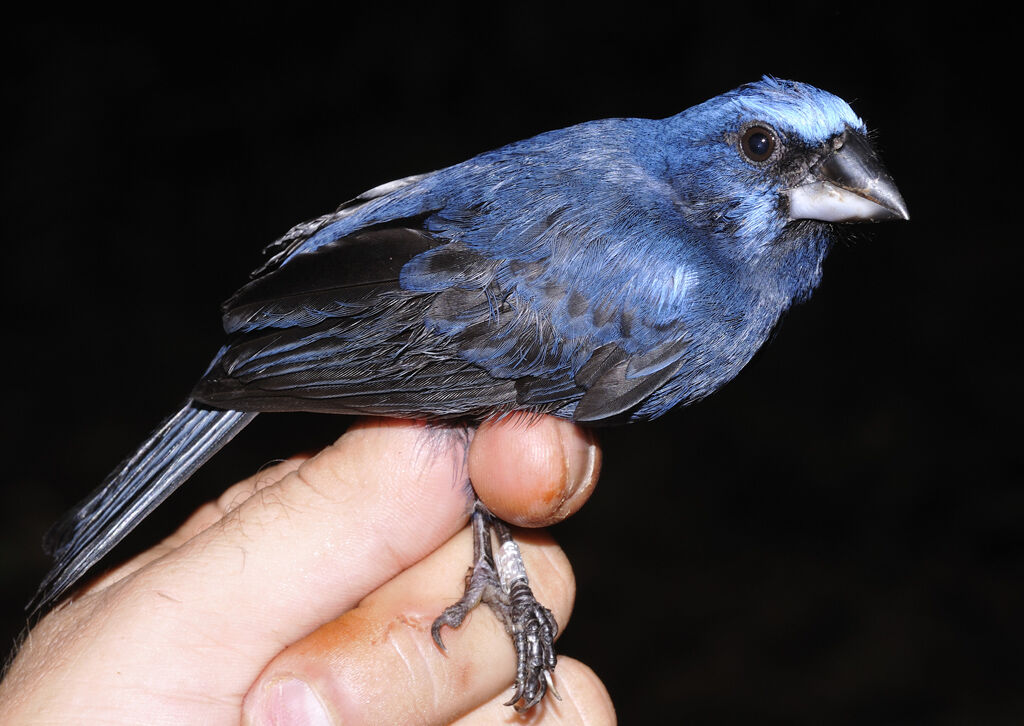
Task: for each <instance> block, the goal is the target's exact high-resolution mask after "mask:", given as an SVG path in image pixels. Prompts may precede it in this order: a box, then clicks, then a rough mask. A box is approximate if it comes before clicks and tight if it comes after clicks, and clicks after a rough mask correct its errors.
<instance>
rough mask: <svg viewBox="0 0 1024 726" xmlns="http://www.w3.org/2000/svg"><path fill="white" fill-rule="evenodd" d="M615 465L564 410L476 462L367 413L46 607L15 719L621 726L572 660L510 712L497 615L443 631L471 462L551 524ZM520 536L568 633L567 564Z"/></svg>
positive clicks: (4, 708) (454, 584) (447, 436)
mask: <svg viewBox="0 0 1024 726" xmlns="http://www.w3.org/2000/svg"><path fill="white" fill-rule="evenodd" d="M599 462H600V452H599V450H598V448H597V446H596V445H595V444H594V443H593V441H592V440H591V439H589V438H588V437H587V435H586V434H585V433H584V432H582V431H581V430H580V429H578V428H576V427H574V426H572V425H571V424H569V423H566V422H564V421H559V420H556V419H553V418H547V417H544V418H541V419H540V420H538V421H536V422H533V423H530V424H528V425H527V424H524V423H522V422H517V420H516V419H514V418H513V419H510V420H505V421H502V422H492V423H486V424H484V425H482V426H481V427H480V429H479V430H478V432H477V433H476V435H475V437H474V438H473V440H472V443H471V444H470V446H469V451H468V454H467V452H466V439H465V437H463V436H460V435H459V434H457V433H455V432H452V431H451V430H449V429H441V428H431V427H427V426H425V425H423V424H421V423H413V422H408V421H385V420H378V419H367V420H362V421H360V422H358V423H356V424H355V425H353V426H352V428H350V429H349V431H348V432H347V433H346V434H345V435H344V436H342V437H341V438H340V439H339V440H338V441H337V442H336V443H335V444H334V445H332V446H330V447H328V448H327V449H325V450H324V451H322V452H320V453H319V454H317V455H316V456H314V457H312V458H308V459H306V458H302V457H296V458H292V459H289V460H287V461H284V462H281V463H279V464H277V465H275V466H273V467H270V468H268V469H266V470H264V471H261V472H260V473H258V474H257V475H255V476H253V477H250V478H249V479H246V480H245V481H242V482H240V483H238V484H236V485H234V486H232V487H231V488H229V489H228V490H227V491H226V492H225V493H224V494H223V495H222V496H221V497H220V498H219V499H218V500H217V501H216V502H211V503H209V504H207V505H205V506H204V507H202V508H201V509H199V510H198V511H197V512H196V513H195V514H193V515H192V517H190V518H189V519H188V521H186V522H185V523H184V524H183V525H182V526H181V528H179V529H178V531H177V532H175V533H174V534H173V535H171V536H170V537H168V538H167V539H166V540H165V541H164V542H162V543H161V544H160V545H158V546H156V547H154V548H152V549H151V550H148V551H147V552H144V553H142V554H140V555H138V556H137V557H135V558H134V559H132V560H130V561H129V562H127V563H125V564H124V565H122V566H120V567H118V568H116V569H115V570H113V571H111V572H109V573H107V574H105V575H103V576H101V577H100V578H99V579H98V580H96V581H94V582H93V583H91V584H90V585H89V586H87V587H86V588H85V589H84V590H82V591H81V592H79V593H78V594H77V595H76V596H75V597H74V598H72V599H71V600H70V601H69V602H67V603H65V604H64V605H63V606H61V607H58V608H57V609H56V610H55V611H54V612H52V613H50V614H49V615H47V616H46V617H45V618H44V619H43V620H42V621H40V623H39V624H38V625H37V626H36V627H35V628H34V629H33V630H32V631H31V633H30V634H29V635H28V638H27V639H26V642H25V644H24V646H23V647H22V650H21V652H20V653H19V654H18V656H17V658H16V659H15V661H14V663H13V664H12V666H11V668H10V671H9V673H8V675H7V677H6V679H5V680H4V681H3V682H2V683H0V722H3V723H5V724H22V723H37V722H38V723H44V722H45V723H72V722H73V723H84V722H103V723H111V724H115V723H116V724H122V723H124V724H127V723H133V724H134V723H144V724H159V723H173V724H180V723H187V724H200V723H201V724H217V723H226V724H227V723H230V724H237V723H238V722H239V719H240V717H241V720H242V722H243V723H249V724H290V723H296V724H298V723H302V724H319V723H342V722H343V723H402V724H408V723H424V724H427V723H430V724H433V723H437V724H443V723H450V722H453V721H457V722H458V723H459V724H474V723H494V722H500V721H507V720H512V721H513V722H531V723H538V724H541V723H543V724H549V723H551V724H554V723H578V722H581V721H584V720H585V721H586V722H587V723H612V722H614V718H615V717H614V711H613V709H612V705H611V702H610V700H609V698H608V695H607V693H606V692H605V690H604V687H603V686H602V685H601V683H600V681H599V680H598V679H597V677H596V676H595V675H594V674H593V672H592V671H590V670H589V669H588V668H587V667H586V666H584V665H583V664H581V663H579V662H577V661H573V660H571V659H568V658H562V659H560V660H559V664H558V668H557V670H556V673H555V678H556V685H557V688H558V691H559V693H560V694H561V697H562V699H563V700H562V701H561V702H558V701H553V700H552V699H550V698H549V699H547V700H546V701H545V703H543V704H541V705H540V706H538V707H537V708H536V709H534V710H533V711H532V712H531V713H529V714H527V715H525V716H521V715H517V714H515V713H514V712H513V711H512V710H511V709H510V708H508V707H505V706H502V705H501V704H502V703H503V701H505V700H507V698H508V696H509V693H508V691H509V690H510V684H511V682H512V680H513V676H514V672H515V654H514V652H513V650H512V647H511V645H510V643H509V640H508V637H507V636H506V634H505V633H504V631H503V629H502V627H501V626H500V625H499V624H498V622H497V621H496V620H495V619H494V618H493V617H492V616H491V614H490V613H489V612H487V611H486V610H480V611H478V614H477V617H475V618H471V621H469V622H467V623H466V624H465V625H464V626H463V627H462V628H461V629H459V630H457V631H450V630H446V631H445V642H446V645H447V646H448V653H447V655H446V654H443V653H441V652H440V651H439V650H438V649H437V648H436V647H435V646H434V644H433V642H432V640H431V637H430V625H431V623H432V621H433V619H434V618H435V617H436V616H437V615H438V614H439V613H440V612H441V610H442V609H443V608H444V607H445V606H446V605H448V604H450V603H451V602H453V601H455V600H456V599H458V597H459V595H460V594H461V590H462V584H463V583H462V579H463V576H464V573H465V572H466V568H467V566H468V565H469V563H470V561H471V553H472V544H471V540H470V537H469V531H468V529H466V528H465V526H464V525H465V522H466V517H467V514H468V511H469V504H470V499H469V497H468V494H467V489H466V487H465V481H466V474H467V469H468V474H469V475H470V476H471V477H472V480H473V482H474V485H475V488H476V491H477V493H478V494H479V496H480V497H481V499H482V500H483V501H484V502H485V504H487V506H488V507H489V508H490V509H491V511H492V512H494V513H495V514H496V515H498V516H500V517H502V518H503V519H505V520H506V521H509V522H512V523H514V524H520V525H527V526H529V525H533V526H539V525H543V524H549V523H552V522H554V521H558V520H559V519H562V518H564V517H566V516H568V515H569V514H571V513H572V512H574V511H576V509H578V508H579V507H580V506H581V505H582V504H583V502H584V501H585V500H586V499H587V497H588V496H589V493H590V491H591V489H592V487H593V484H594V482H595V481H596V478H597V474H598V469H599ZM460 530H462V531H460ZM517 538H518V539H519V542H520V544H521V546H522V550H523V556H524V558H525V560H526V565H527V569H528V572H529V575H530V577H531V585H532V586H533V588H534V590H535V592H536V593H537V595H538V598H539V599H540V600H541V601H542V602H544V603H545V604H547V605H548V606H549V607H550V608H551V609H552V611H553V612H554V614H555V617H556V619H557V621H558V623H559V624H560V626H562V627H563V628H564V626H565V623H566V622H567V620H568V616H569V612H570V610H571V606H572V600H573V596H574V594H575V587H574V582H573V577H572V571H571V569H570V567H569V563H568V561H567V560H566V558H565V556H564V554H563V553H562V552H561V551H560V550H559V549H558V547H557V545H555V544H554V543H553V542H552V541H551V540H550V539H549V538H548V537H547V536H546V535H544V534H543V533H541V532H536V531H533V532H521V533H519V534H518V537H517ZM312 707H319V708H320V709H321V710H320V716H319V720H317V718H316V717H315V716H314V713H315V711H316V709H315V708H312ZM310 709H312V710H310ZM460 719H461V720H460Z"/></svg>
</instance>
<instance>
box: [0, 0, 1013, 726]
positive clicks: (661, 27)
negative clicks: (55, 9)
mask: <svg viewBox="0 0 1024 726" xmlns="http://www.w3.org/2000/svg"><path fill="white" fill-rule="evenodd" d="M837 7H839V8H840V9H837ZM629 11H630V15H629V16H628V17H627V16H625V14H624V13H625V11H624V10H622V9H619V10H618V11H617V12H618V13H620V15H606V16H600V17H597V16H594V15H592V14H580V15H572V14H570V13H569V12H568V11H565V12H563V13H562V14H561V15H558V16H555V15H552V12H551V8H547V9H546V10H540V9H532V10H531V9H526V8H521V9H516V10H512V9H505V10H499V9H493V10H478V11H476V15H475V16H473V17H465V16H454V15H453V16H444V15H442V14H440V13H434V12H432V13H428V12H426V11H421V12H414V13H411V14H403V13H401V12H399V11H398V10H395V9H391V10H390V11H388V12H386V13H384V14H380V15H378V14H374V13H371V12H369V11H365V10H362V11H356V12H353V13H351V14H349V15H347V16H344V17H341V18H338V19H328V18H323V17H299V16H292V17H279V16H269V15H268V16H257V17H255V18H254V17H248V18H247V19H246V22H244V23H240V22H236V23H232V24H223V25H206V24H200V23H198V22H196V23H193V24H191V25H181V26H179V27H175V26H173V25H163V26H161V29H160V30H159V31H157V30H153V29H150V30H145V31H143V30H138V29H136V30H124V29H113V28H110V27H106V26H102V25H95V26H78V27H70V26H68V27H54V26H52V25H45V26H42V25H41V26H34V27H32V26H30V27H13V26H12V27H7V28H6V29H4V30H3V31H0V33H2V36H0V40H2V43H3V50H2V60H3V70H2V76H0V78H2V81H3V87H2V92H3V108H4V118H3V121H4V122H5V124H6V125H7V130H6V132H5V134H4V136H3V138H2V153H3V162H2V163H3V178H2V180H0V183H2V185H3V187H2V207H0V208H2V210H3V217H2V220H0V223H2V245H3V248H2V254H3V258H4V263H3V279H4V285H3V291H2V294H3V308H2V312H3V315H4V323H3V328H2V336H3V338H2V339H3V359H4V361H5V363H6V366H7V372H6V374H5V376H4V383H5V384H6V385H5V390H4V402H5V406H4V410H5V414H6V415H5V416H4V417H3V425H4V435H3V444H4V450H3V451H4V457H3V462H4V482H3V485H2V487H0V497H2V499H0V517H2V527H0V588H2V590H0V592H2V598H0V628H2V632H0V635H2V636H3V639H4V640H3V642H4V643H5V644H11V643H13V641H14V638H15V637H16V635H17V634H18V632H19V631H20V630H21V629H22V628H23V627H24V625H25V622H26V621H25V615H24V611H23V610H22V606H23V604H24V603H25V602H26V601H27V600H28V599H29V597H30V596H31V594H32V592H33V590H34V588H35V586H36V584H37V583H38V581H39V579H40V577H41V576H42V574H43V572H44V571H45V569H46V567H47V560H46V558H45V557H44V555H43V554H42V552H41V550H40V548H39V545H38V543H39V540H40V538H41V536H42V533H43V531H44V530H45V528H46V527H47V526H48V524H49V523H50V522H51V521H52V520H54V519H55V518H56V517H57V515H58V514H59V513H60V512H61V511H62V510H63V509H65V508H66V507H67V506H69V505H70V504H72V503H73V502H74V501H76V500H77V499H78V498H79V497H80V496H81V495H83V494H84V493H85V492H87V491H88V490H89V489H91V488H92V487H93V486H94V485H95V484H97V483H98V482H99V481H100V480H101V479H102V478H103V476H104V475H105V474H106V473H107V471H108V470H109V469H110V468H112V466H113V465H114V464H115V463H116V462H117V461H119V460H120V458H121V457H122V456H124V455H125V454H127V453H128V452H129V451H130V450H132V448H133V447H134V446H135V445H136V444H137V443H138V442H139V441H140V440H141V438H142V437H143V436H144V434H145V433H146V432H147V431H149V429H150V428H151V427H152V426H153V425H154V424H155V423H156V422H157V421H158V420H159V419H160V418H161V417H162V416H163V415H165V414H166V413H168V412H169V411H170V410H172V409H173V408H175V407H176V405H177V404H178V403H179V402H180V400H181V399H182V398H183V397H184V396H185V395H186V394H187V392H188V390H189V388H190V387H191V384H192V382H193V381H194V380H195V379H196V378H197V377H198V375H199V374H200V373H201V372H202V370H203V368H204V367H205V364H206V362H207V360H208V359H209V357H210V356H211V355H212V353H213V352H214V351H215V350H216V348H217V347H218V342H219V339H220V328H219V320H218V315H217V305H218V303H219V301H220V300H222V299H224V298H225V297H227V296H228V295H229V294H230V293H231V292H232V291H233V290H234V289H235V288H236V287H238V286H239V285H240V284H242V283H243V282H244V281H245V280H246V277H247V273H248V272H249V271H250V270H251V269H253V268H255V267H256V266H258V264H259V263H260V260H261V258H260V256H259V250H260V248H261V247H262V246H263V245H264V244H266V243H268V242H270V241H271V240H272V239H274V238H275V237H276V236H278V235H279V234H281V233H282V232H284V231H285V230H287V229H288V228H289V227H290V226H291V225H292V224H293V223H295V222H297V221H300V220H304V219H308V218H311V217H314V216H317V215H318V214H321V213H322V212H325V211H328V210H330V209H332V208H333V207H334V206H336V205H337V204H338V203H339V202H341V201H343V200H345V199H347V198H349V197H351V196H353V195H355V194H357V193H359V192H361V191H362V190H364V189H367V188H369V187H371V186H374V185H376V184H379V183H382V182H385V181H388V180H390V179H393V178H397V177H401V176H405V175H407V174H412V173H416V172H421V171H426V170H430V169H434V168H438V167H442V166H446V165H448V164H451V163H454V162H457V161H461V160H463V159H465V158H467V157H469V156H471V155H473V154H475V153H478V152H481V151H484V150H487V149H490V148H493V147H495V146H499V145H501V144H503V143H506V142H510V141H514V140H517V139H520V138H525V137H528V136H531V135H533V134H535V133H538V132H541V131H545V130H548V129H551V128H556V127H560V126H565V125H569V124H573V123H577V122H581V121H585V120H589V119H592V118H601V117H608V116H651V117H662V116H667V115H671V114H674V113H677V112H678V111H680V110H682V109H683V108H685V107H687V106H690V105H693V104H694V103H698V102H700V101H702V100H704V99H706V98H708V97H710V96H712V95H715V94H717V93H720V92H722V91H725V90H727V89H729V88H732V87H734V86H736V85H738V84H740V83H743V82H746V81H749V80H754V79H756V78H758V77H760V76H761V75H762V74H765V73H770V74H772V75H776V76H779V77H783V78H795V79H798V80H802V81H805V82H809V83H812V84H814V85H817V86H820V87H822V88H825V89H827V90H830V91H832V92H834V93H836V94H838V95H840V96H842V97H844V98H846V99H847V100H849V101H851V103H852V105H853V106H854V109H855V110H856V111H857V112H858V113H859V114H860V115H861V116H862V117H863V118H864V119H866V121H867V122H868V125H869V126H870V127H871V128H873V129H874V130H875V131H876V132H877V138H878V143H879V145H880V147H881V149H882V154H883V157H884V158H885V160H886V162H887V165H888V166H889V169H890V171H891V173H892V174H893V176H894V177H895V179H896V180H897V182H898V184H899V186H900V188H901V190H902V192H903V194H904V197H905V198H906V200H907V203H908V205H909V208H910V211H911V215H912V221H911V222H910V223H905V224H890V225H879V226H877V227H872V228H870V229H868V230H866V231H865V233H864V234H863V235H861V236H860V238H859V240H858V241H857V242H856V243H855V244H852V245H848V246H844V247H841V248H838V249H837V250H836V251H835V252H834V253H833V254H832V256H831V257H830V259H829V261H828V263H827V266H826V274H825V280H824V283H823V285H822V287H821V288H820V290H819V291H818V292H817V293H816V295H815V296H814V299H813V300H812V301H811V302H810V303H808V304H806V305H803V306H801V307H799V308H797V309H795V310H793V312H792V313H791V314H790V315H789V316H788V318H787V320H786V321H785V323H784V325H783V326H782V327H781V328H780V330H779V333H778V335H777V336H776V338H775V339H774V340H773V341H772V342H771V343H770V344H769V345H767V346H766V347H765V349H764V350H763V351H762V352H761V353H760V354H759V355H758V356H757V357H756V358H755V360H754V362H753V363H752V364H751V365H750V366H749V367H748V369H747V370H746V371H744V373H743V374H742V375H741V376H740V377H739V378H738V379H737V380H736V381H735V382H733V383H732V384H730V385H729V386H726V387H725V388H724V389H723V390H722V391H721V392H719V393H718V394H716V395H715V396H712V397H711V398H710V399H709V400H707V401H705V402H703V403H701V404H699V405H697V406H694V407H691V408H688V409H682V410H677V411H675V412H673V413H672V414H670V415H668V416H666V417H665V418H663V419H661V420H659V421H656V422H653V423H650V424H646V425H641V426H633V427H626V428H622V429H615V430H609V431H606V432H604V433H603V434H602V437H603V443H604V447H605V454H606V458H605V468H604V474H603V477H602V481H601V483H600V485H599V486H598V489H597V492H596V494H595V496H594V498H593V499H592V500H591V502H590V503H589V504H588V505H587V507H585V509H584V511H583V512H582V513H581V514H580V515H579V516H577V517H575V518H574V519H572V520H571V521H569V522H566V523H564V524H562V525H559V526H558V527H556V528H555V535H556V537H558V538H559V540H560V542H561V543H562V544H563V545H564V547H565V549H566V550H567V551H568V553H569V555H570V557H571V559H572V561H573V563H574V565H575V567H576V574H577V578H578V585H579V593H578V597H577V607H576V610H575V612H574V615H573V620H572V622H571V623H570V624H569V627H568V630H567V631H566V633H565V635H564V637H563V639H562V641H561V651H562V652H564V653H566V654H569V655H573V656H575V657H578V658H581V659H582V660H584V661H585V662H587V663H588V664H590V665H591V666H592V667H593V668H594V669H595V670H596V671H597V673H598V674H599V675H600V676H601V677H602V678H603V680H604V682H605V683H606V685H607V686H608V689H609V691H610V693H611V695H612V698H613V699H614V701H615V703H616V706H617V709H618V712H619V717H620V720H621V721H622V722H623V723H627V724H629V723H649V722H665V721H670V722H675V721H679V722H692V723H714V724H730V723H750V722H754V723H873V724H876V723H921V722H925V723H939V724H944V723H950V724H952V723H968V722H969V723H1016V722H1019V720H1020V719H1021V718H1024V689H1022V688H1021V687H1020V686H1021V680H1022V676H1024V667H1022V665H1021V663H1022V661H1021V657H1020V655H1021V652H1022V649H1024V628H1022V626H1021V622H1020V621H1021V614H1022V612H1024V536H1022V535H1024V524H1022V519H1024V492H1022V490H1021V488H1020V486H1019V485H1018V482H1017V481H1016V480H1012V479H1011V476H1010V472H1011V471H1013V472H1016V471H1017V469H1018V468H1019V467H1018V464H1019V463H1020V455H1019V453H1018V436H1017V433H1016V431H1015V430H1014V426H1015V424H1016V420H1015V419H1016V417H1017V414H1018V411H1019V410H1020V383H1019V379H1018V377H1017V375H1016V374H1017V367H1018V363H1017V361H1018V358H1017V355H1016V351H1015V349H1014V347H1015V345H1016V339H1017V338H1018V337H1019V334H1020V329H1021V326H1020V315H1019V312H1018V309H1017V305H1018V303H1017V300H1018V290H1019V285H1018V283H1017V279H1018V277H1019V275H1020V269H1021V261H1022V260H1021V254H1020V252H1019V248H1020V244H1019V239H1020V234H1019V232H1016V233H1014V232H1013V231H1012V228H1011V226H1010V219H1009V217H1010V214H1011V213H1012V210H1013V209H1014V205H1013V204H1012V203H1011V199H1012V195H1013V193H1014V191H1013V188H1012V187H1011V186H1008V185H1006V184H1004V183H1003V177H1001V176H1000V175H999V173H998V172H997V171H996V169H998V168H1000V167H1002V168H1006V167H1007V166H1011V167H1012V165H1013V164H1014V159H1015V157H1014V154H1015V152H1016V150H1015V146H1014V144H1015V142H1016V137H1017V136H1018V135H1019V134H1016V133H1015V129H1014V123H1015V122H1014V120H1013V114H1011V113H1010V112H1009V110H1008V109H1007V108H1006V107H1005V106H1004V105H1003V104H1005V103H1006V95H1005V94H990V93H989V92H988V90H987V89H986V88H985V85H986V81H987V80H991V79H992V78H993V76H994V75H996V74H998V73H999V70H1000V64H999V62H998V59H997V58H996V57H995V56H994V55H990V54H989V51H993V50H998V49H999V47H1000V43H999V41H998V39H997V38H996V36H994V35H993V34H992V32H991V31H992V28H993V27H994V26H995V24H998V22H999V21H998V20H994V21H993V25H991V26H989V27H984V19H983V23H982V24H979V25H977V27H975V26H974V25H973V24H970V23H963V22H962V19H961V20H957V21H956V22H957V23H958V24H959V25H958V27H956V28H953V27H948V26H945V25H944V24H943V23H942V22H941V18H939V17H937V16H936V15H935V14H933V13H919V12H917V11H914V10H910V9H902V10H901V9H899V8H898V7H897V6H896V5H895V4H889V5H881V4H880V5H870V4H868V5H864V4H861V5H857V6H855V7H854V6H852V5H849V4H828V3H825V4H818V5H817V6H814V7H810V8H807V9H801V8H799V7H797V6H794V5H792V4H782V6H774V5H773V6H767V5H761V6H751V7H722V8H721V9H720V10H717V11H708V10H703V11H698V10H695V9H690V8H685V7H679V8H673V9H671V10H669V9H664V10H662V11H659V12H658V13H656V14H654V13H651V14H646V15H645V14H643V13H642V9H641V8H640V7H634V8H629ZM593 12H596V11H591V13H593ZM1004 155H1005V156H1006V159H1007V162H1006V163H1004V162H1003V160H1002V159H1003V156H1004ZM990 161H995V162H996V163H994V164H988V163H987V162H990ZM1016 163H1017V164H1019V161H1016ZM1006 178H1009V175H1008V174H1007V177H1006ZM344 426H345V420H344V419H339V418H332V417H324V416H313V415H299V414H295V415H289V416H266V417H260V418H259V419H258V420H257V422H256V423H255V424H254V425H253V426H251V427H250V428H249V429H247V430H246V431H245V432H244V433H243V434H241V435H240V436H239V437H238V439H236V441H235V442H234V443H232V444H231V445H230V446H229V447H228V448H227V449H226V450H225V451H223V452H222V453H221V454H220V455H218V456H217V457H216V458H215V460H214V461H213V462H211V463H210V464H209V465H208V467H206V468H205V469H204V470H203V471H202V472H201V473H200V474H199V475H198V476H197V477H196V478H195V479H194V481H193V482H190V484H189V485H188V486H187V487H185V488H183V490H182V491H181V492H180V493H179V495H177V496H176V497H174V498H172V500H171V501H170V502H168V504H167V505H166V507H165V508H164V509H162V510H161V511H160V513H159V516H157V517H154V520H153V521H152V522H151V523H148V524H147V525H146V526H145V527H143V528H142V530H141V532H139V533H138V534H137V535H135V536H133V538H132V539H131V541H130V542H129V543H128V544H127V545H126V547H125V548H124V549H123V550H122V555H124V554H128V553H129V552H130V551H131V550H132V549H133V548H135V549H137V548H139V547H144V546H146V545H147V544H148V543H150V542H152V541H153V539H154V538H156V537H159V536H160V535H161V534H163V533H166V532H167V531H168V530H169V529H170V528H171V527H173V525H174V523H176V522H179V521H180V520H181V519H182V518H183V517H184V516H185V515H186V514H187V513H188V512H190V511H191V510H192V509H194V508H195V507H196V506H197V505H198V504H199V503H200V502H202V501H204V500H206V499H209V498H211V497H212V496H214V495H215V494H216V493H217V492H218V491H220V490H221V489H222V488H223V487H224V486H226V485H227V484H228V483H230V482H232V481H234V480H236V479H237V478H240V477H241V476H243V475H245V474H247V473H249V472H251V471H253V470H255V469H256V468H257V467H259V466H260V465H261V464H263V463H264V462H266V461H267V460H269V459H272V458H274V457H277V456H281V455H287V454H289V453H292V452H294V451H298V450H302V449H309V448H314V447H317V446H320V445H323V444H325V443H327V442H329V441H331V440H333V439H334V438H335V437H336V436H337V435H338V434H339V433H340V432H341V431H342V430H343V427H344ZM4 647H5V648H6V645H5V646H4Z"/></svg>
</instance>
